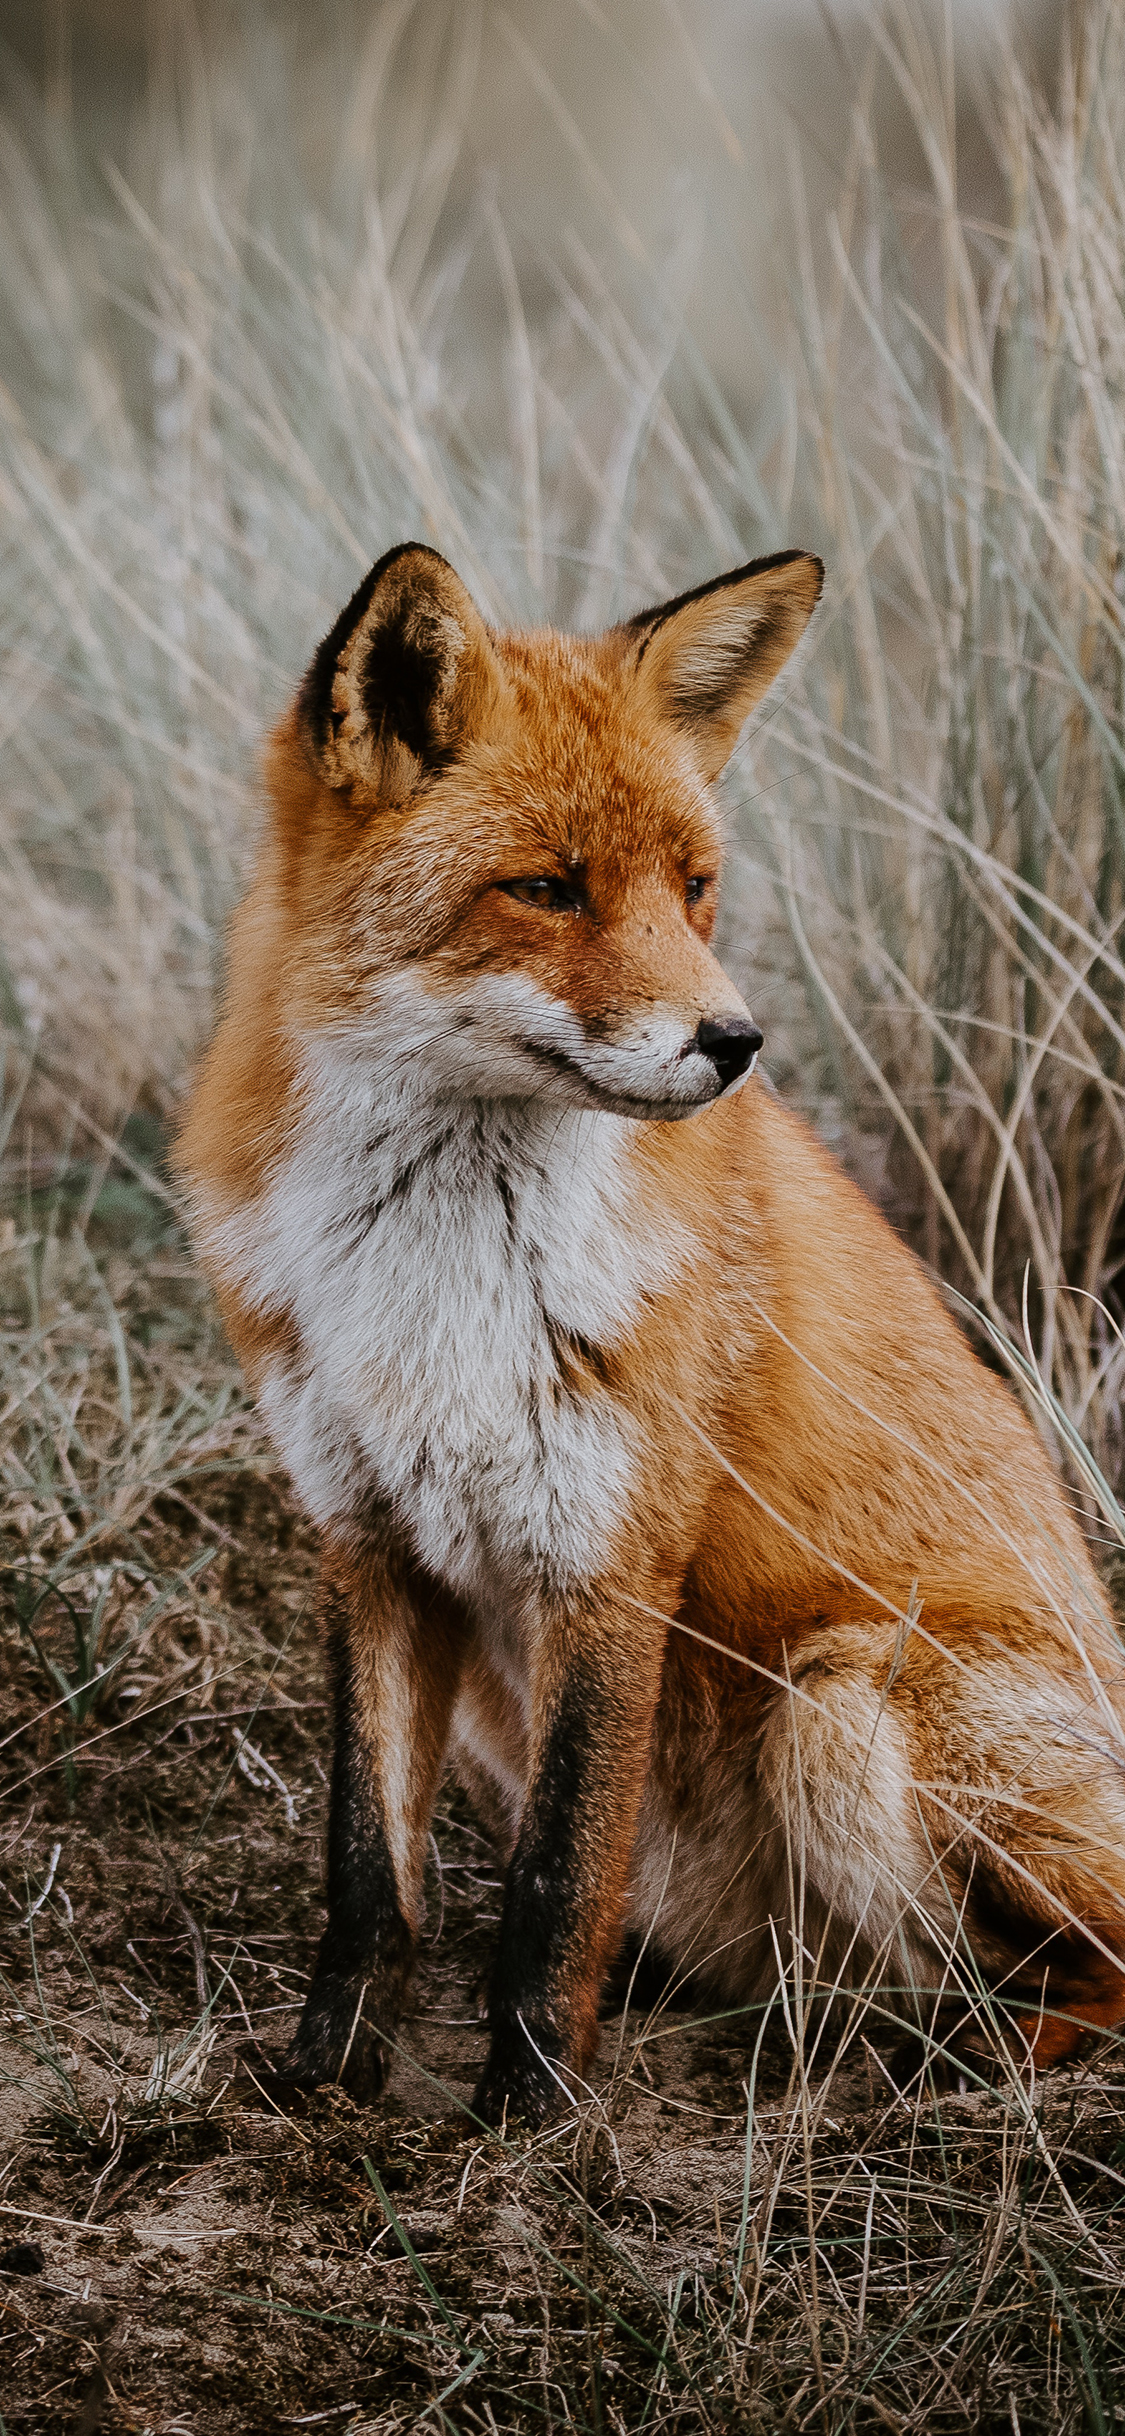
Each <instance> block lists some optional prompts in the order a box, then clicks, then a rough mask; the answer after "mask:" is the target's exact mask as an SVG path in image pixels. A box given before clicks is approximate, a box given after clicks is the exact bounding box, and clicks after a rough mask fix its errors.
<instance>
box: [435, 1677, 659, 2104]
mask: <svg viewBox="0 0 1125 2436" xmlns="http://www.w3.org/2000/svg"><path fill="white" fill-rule="evenodd" d="M634 1658H635V1663H634V1665H633V1668H632V1672H631V1675H626V1673H625V1671H624V1670H623V1667H622V1665H621V1651H620V1645H618V1648H617V1650H616V1651H615V1652H614V1653H613V1658H612V1661H611V1663H610V1664H609V1665H607V1666H606V1667H605V1669H604V1671H603V1670H602V1668H601V1667H599V1665H598V1664H597V1662H596V1661H595V1662H594V1663H592V1664H587V1663H586V1662H585V1660H583V1661H581V1662H579V1663H576V1664H572V1665H571V1666H570V1667H569V1668H568V1669H567V1670H566V1672H565V1675H564V1676H563V1680H562V1682H561V1684H560V1686H559V1690H558V1692H557V1694H556V1697H555V1700H554V1702H553V1705H552V1707H551V1709H550V1711H549V1713H548V1715H547V1716H546V1718H545V1719H544V1724H543V1728H542V1730H541V1733H540V1736H539V1747H538V1757H537V1760H536V1762H535V1764H534V1767H533V1770H532V1778H531V1783H530V1786H529V1789H528V1797H527V1802H526V1804H525V1808H524V1815H523V1820H522V1823H521V1826H520V1832H519V1835H518V1837H517V1840H516V1848H515V1851H514V1853H513V1855H512V1859H511V1863H510V1865H509V1869H508V1880H507V1886H506V1889H505V1894H504V1909H503V1914H502V1917H501V1923H500V1942H499V1947H498V1951H497V1958H496V1967H495V1971H494V1974H493V1980H492V1988H491V1994H490V1999H489V2027H490V2030H491V2043H490V2046H489V2053H488V2061H487V2063H486V2065H485V2068H484V2072H483V2074H482V2076H481V2079H480V2082H479V2084H478V2087H477V2091H476V2095H475V2097H474V2099H473V2112H474V2114H477V2115H480V2116H481V2117H482V2118H483V2120H484V2121H485V2122H490V2123H498V2122H500V2121H501V2119H502V2118H503V2115H504V2113H505V2109H506V2110H507V2113H508V2116H509V2118H512V2119H515V2118H517V2117H518V2118H520V2119H521V2120H522V2121H524V2122H525V2123H531V2124H534V2123H537V2122H539V2121H540V2120H541V2119H542V2117H543V2116H544V2115H545V2114H546V2113H548V2112H549V2111H550V2110H552V2109H553V2108H555V2107H557V2106H558V2105H559V2104H560V2102H561V2100H562V2097H563V2092H564V2090H565V2089H566V2087H567V2086H568V2084H567V2080H566V2074H565V2071H563V2070H562V2069H561V2067H564V2066H567V2067H570V2068H571V2069H572V2070H575V2071H577V2072H582V2071H583V2070H584V2069H585V2068H586V2066H587V2064H588V2062H589V2058H590V2055H591V2053H592V2051H593V2048H594V2046H595V2044H596V2041H597V2014H598V1995H599V1992H600V1987H601V1981H602V1977H603V1974H604V1972H605V1970H606V1968H607V1965H608V1963H609V1960H610V1958H611V1955H612V1953H613V1951H614V1948H615V1946H616V1943H617V1937H618V1924H619V1919H620V1911H621V1903H622V1899H623V1894H624V1887H625V1880H626V1873H627V1869H628V1862H629V1855H630V1852H631V1849H632V1840H633V1833H634V1829H635V1826H636V1816H637V1805H638V1802H639V1798H640V1790H641V1785H642V1783H643V1780H644V1773H645V1767H646V1763H647V1754H648V1742H649V1732H650V1727H651V1719H652V1711H653V1707H654V1705H655V1695H656V1689H657V1685H658V1682H659V1654H657V1659H656V1663H655V1666H649V1665H646V1663H645V1658H644V1655H643V1654H640V1655H639V1656H638V1654H637V1653H636V1652H634Z"/></svg>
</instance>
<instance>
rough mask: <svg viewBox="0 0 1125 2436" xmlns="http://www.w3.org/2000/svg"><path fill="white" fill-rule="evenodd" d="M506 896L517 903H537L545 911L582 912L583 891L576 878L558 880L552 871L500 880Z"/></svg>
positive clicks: (584, 903) (583, 905)
mask: <svg viewBox="0 0 1125 2436" xmlns="http://www.w3.org/2000/svg"><path fill="white" fill-rule="evenodd" d="M500 886H501V888H502V890H503V892H504V895H505V896H506V897H515V899H516V902H517V904H519V905H538V906H540V907H541V908H542V910H543V911H544V912H545V913H583V912H584V911H585V907H586V898H585V893H584V891H583V889H582V888H581V886H580V885H579V883H578V881H577V880H560V879H557V878H556V877H555V875H554V874H553V873H551V874H549V875H548V874H546V873H545V874H544V875H543V877H542V878H537V879H530V880H501V882H500Z"/></svg>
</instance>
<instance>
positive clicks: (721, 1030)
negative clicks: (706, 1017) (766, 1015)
mask: <svg viewBox="0 0 1125 2436" xmlns="http://www.w3.org/2000/svg"><path fill="white" fill-rule="evenodd" d="M762 1038H763V1035H762V1034H761V1032H760V1031H759V1030H758V1026H757V1024H756V1023H750V1022H749V1021H748V1019H747V1018H746V1016H744V1015H720V1016H719V1017H718V1018H717V1020H716V1021H715V1022H714V1023H701V1024H700V1026H699V1030H698V1031H697V1033H696V1035H695V1039H694V1040H691V1041H689V1042H688V1048H689V1050H691V1049H696V1050H698V1052H699V1054H700V1056H701V1057H709V1058H710V1060H711V1063H712V1065H713V1066H714V1068H715V1071H716V1073H717V1075H718V1077H719V1087H720V1089H721V1090H723V1091H726V1090H727V1089H728V1088H729V1086H730V1084H731V1083H736V1082H737V1081H738V1079H739V1076H740V1075H742V1074H745V1073H746V1070H747V1068H748V1067H749V1066H751V1065H752V1064H753V1062H754V1059H755V1058H756V1056H757V1054H758V1051H759V1049H760V1048H761V1045H762Z"/></svg>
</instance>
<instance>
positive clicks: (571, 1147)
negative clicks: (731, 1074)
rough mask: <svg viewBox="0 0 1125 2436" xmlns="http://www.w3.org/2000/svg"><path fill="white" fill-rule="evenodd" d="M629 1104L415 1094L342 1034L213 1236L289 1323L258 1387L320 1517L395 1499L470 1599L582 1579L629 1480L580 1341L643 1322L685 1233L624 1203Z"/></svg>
mask: <svg viewBox="0 0 1125 2436" xmlns="http://www.w3.org/2000/svg"><path fill="white" fill-rule="evenodd" d="M632 1130H633V1128H632V1126H631V1124H630V1121H629V1120H628V1119H626V1118H620V1117H615V1116H609V1115H604V1114H599V1113H594V1112H585V1111H576V1112H569V1111H566V1112H563V1113H561V1114H560V1112H559V1111H558V1110H557V1109H555V1110H551V1111H545V1110H543V1109H542V1108H537V1107H536V1106H535V1105H534V1104H533V1103H528V1102H510V1101H509V1102H505V1101H500V1102H493V1103H486V1102H482V1103H477V1104H471V1105H469V1106H466V1105H464V1104H463V1103H462V1104H457V1103H455V1102H449V1101H446V1102H440V1101H439V1102H435V1103H431V1104H429V1105H427V1104H425V1103H424V1102H422V1103H420V1102H419V1099H418V1098H417V1097H416V1096H414V1094H413V1093H410V1094H407V1093H405V1092H403V1090H402V1088H401V1086H395V1087H392V1090H391V1091H390V1092H389V1093H388V1092H387V1090H386V1089H385V1087H384V1088H382V1089H381V1088H380V1085H379V1083H378V1081H377V1080H376V1079H373V1077H372V1074H371V1071H370V1067H369V1065H365V1063H364V1062H363V1061H362V1060H360V1059H359V1058H353V1057H350V1056H349V1055H348V1053H347V1051H346V1050H341V1049H340V1048H338V1047H333V1048H332V1049H329V1050H327V1051H326V1050H324V1049H323V1048H320V1047H318V1048H317V1049H316V1050H315V1051H314V1052H311V1053H310V1055H309V1063H308V1072H307V1078H306V1090H305V1093H304V1114H303V1116H302V1118H301V1121H300V1124H299V1127H298V1130H297V1134H296V1138H295V1140H294V1141H293V1143H292V1146H291V1148H290V1150H289V1152H288V1155H287V1157H286V1158H285V1160H284V1162H283V1164H282V1165H281V1166H280V1167H279V1169H278V1170H277V1172H276V1173H275V1175H274V1176H273V1178H272V1180H271V1182H270V1184H269V1186H268V1187H267V1190H266V1192H265V1194H264V1195H263V1197H262V1198H261V1199H260V1200H259V1201H257V1202H256V1203H254V1204H253V1205H252V1207H250V1208H248V1209H247V1210H246V1211H245V1212H243V1213H240V1214H239V1215H238V1216H237V1217H232V1216H228V1217H227V1218H226V1220H225V1221H224V1222H223V1223H221V1224H219V1225H218V1226H215V1227H213V1228H212V1229H210V1230H209V1244H210V1249H211V1251H212V1255H213V1256H214V1257H215V1258H216V1259H217V1261H218V1263H219V1265H220V1266H221V1268H222V1270H223V1272H224V1273H225V1275H226V1276H227V1277H228V1278H229V1279H230V1280H231V1282H232V1283H237V1285H238V1287H239V1289H240V1291H241V1292H242V1293H243V1294H244V1295H245V1296H246V1298H247V1300H248V1301H250V1302H251V1303H252V1304H253V1305H254V1306H255V1307H256V1308H257V1309H259V1310H260V1311H263V1312H270V1311H279V1310H283V1311H285V1312H287V1313H288V1314H289V1316H290V1318H291V1319H292V1321H294V1322H295V1324H296V1331H297V1334H298V1336H299V1339H300V1345H301V1358H300V1359H299V1361H298V1362H294V1363H288V1364H285V1365H282V1364H280V1363H279V1364H277V1365H275V1366H274V1367H273V1368H272V1369H271V1370H270V1371H269V1372H268V1374H267V1376H266V1378H265V1380H264V1381H263V1382H262V1385H261V1387H260V1390H259V1401H260V1403H261V1405H262V1408H263V1411H264V1412H265V1415H266V1418H267V1420H268V1422H269V1425H270V1429H271V1431H272V1434H273V1436H274V1439H275V1442H276V1444H277V1445H278V1447H279V1449H280V1451H281V1453H282V1455H283V1458H284V1460H285V1462H286V1464H287V1466H288V1468H289V1470H290V1472H291V1474H292V1477H293V1480H294V1483H295V1486H296V1487H297V1489H298V1492H299V1494H300V1495H301V1496H302V1498H303V1499H304V1501H305V1503H306V1504H307V1506H308V1507H309V1509H310V1511H311V1513H312V1514H313V1515H314V1517H315V1518H316V1520H317V1521H318V1522H319V1523H321V1524H322V1525H323V1524H328V1523H337V1524H339V1523H340V1522H346V1521H348V1520H350V1519H351V1518H353V1517H354V1516H355V1515H356V1514H357V1513H358V1512H360V1511H361V1510H362V1508H363V1507H364V1505H365V1504H366V1505H368V1506H369V1505H370V1504H371V1502H372V1499H373V1497H374V1498H376V1499H378V1500H380V1501H386V1502H389V1504H390V1506H391V1508H392V1511H393V1513H394V1515H395V1518H396V1521H397V1522H398V1524H399V1526H400V1528H402V1529H403V1530H404V1531H405V1532H406V1534H407V1536H408V1538H409V1541H410V1543H411V1545H412V1546H413V1549H414V1551H415V1554H416V1555H417V1557H418V1558H419V1559H420V1560H421V1561H422V1562H423V1563H424V1564H425V1565H426V1566H427V1567H428V1568H429V1569H430V1570H431V1571H432V1572H433V1573H435V1574H436V1575H438V1576H439V1578H440V1579H442V1580H443V1581H444V1582H446V1583H447V1584H448V1585H449V1587H450V1588H451V1589H454V1590H456V1591H457V1592H459V1593H460V1594H461V1595H462V1596H465V1597H467V1598H468V1599H469V1600H470V1602H471V1604H473V1606H474V1607H477V1608H479V1609H482V1610H488V1609H491V1608H493V1606H494V1604H495V1602H496V1599H497V1595H498V1594H499V1595H500V1596H501V1597H502V1598H507V1599H510V1598H511V1597H512V1595H513V1594H515V1595H516V1596H517V1597H519V1596H520V1595H521V1594H526V1593H527V1592H529V1591H531V1590H533V1589H535V1588H538V1587H544V1588H551V1587H561V1586H562V1585H563V1584H564V1583H565V1582H566V1581H568V1580H571V1579H574V1578H575V1577H582V1578H584V1579H587V1580H588V1579H590V1578H591V1577H592V1576H593V1575H594V1574H596V1572H597V1570H598V1568H599V1565H600V1564H601V1562H602V1561H603V1558H604V1555H605V1553H606V1550H607V1547H608V1545H609V1543H610V1540H611V1538H612V1535H613V1531H614V1527H615V1524H616V1523H617V1521H618V1519H619V1518H620V1516H621V1515H622V1514H623V1512H624V1511H625V1509H626V1507H627V1504H628V1500H629V1496H630V1492H631V1487H632V1480H631V1474H632V1450H631V1444H630V1432H629V1426H628V1423H627V1420H626V1418H625V1416H624V1415H623V1414H622V1413H621V1412H620V1411H619V1410H618V1408H617V1407H616V1405H615V1403H614V1402H613V1400H612V1399H611V1397H610V1395H609V1394H608V1393H607V1392H606V1390H605V1389H604V1388H603V1387H601V1386H599V1384H598V1382H597V1379H596V1376H595V1375H593V1371H592V1368H591V1363H590V1355H591V1353H593V1355H594V1365H593V1367H594V1369H596V1354H597V1351H598V1350H600V1349H609V1348H610V1347H612V1345H613V1344H614V1342H615V1341H617V1340H619V1339H620V1338H621V1337H622V1335H624V1334H625V1333H626V1332H627V1331H628V1330H629V1328H630V1326H631V1325H632V1324H633V1322H634V1321H635V1318H636V1314H637V1310H638V1304H639V1301H640V1298H641V1296H642V1295H643V1294H644V1293H645V1291H646V1290H651V1289H652V1288H654V1287H657V1286H658V1285H660V1284H662V1283H663V1282H665V1281H666V1280H667V1278H668V1276H669V1275H670V1273H671V1271H672V1269H673V1268H674V1266H675V1249H676V1247H675V1240H674V1237H673V1236H672V1235H671V1234H670V1233H669V1232H668V1231H667V1230H665V1232H664V1233H663V1234H662V1235H660V1236H659V1237H656V1236H654V1235H653V1233H652V1231H651V1229H650V1230H645V1229H644V1228H643V1226H642V1225H641V1223H640V1222H639V1220H638V1217H637V1214H636V1211H635V1210H631V1209H630V1199H631V1195H630V1177H629V1159H628V1148H629V1143H628V1137H629V1135H630V1134H631V1132H632Z"/></svg>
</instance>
